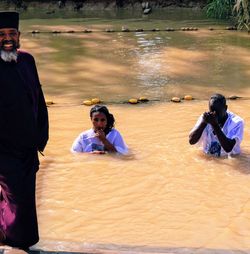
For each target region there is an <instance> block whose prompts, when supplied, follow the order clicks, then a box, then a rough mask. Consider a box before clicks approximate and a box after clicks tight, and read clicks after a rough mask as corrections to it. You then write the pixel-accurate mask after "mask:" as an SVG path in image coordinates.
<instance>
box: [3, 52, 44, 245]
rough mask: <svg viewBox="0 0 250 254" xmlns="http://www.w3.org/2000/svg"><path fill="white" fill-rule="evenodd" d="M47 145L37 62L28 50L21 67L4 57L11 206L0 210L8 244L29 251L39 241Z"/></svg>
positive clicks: (6, 183)
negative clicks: (41, 171) (38, 187)
mask: <svg viewBox="0 0 250 254" xmlns="http://www.w3.org/2000/svg"><path fill="white" fill-rule="evenodd" d="M47 140H48V113H47V107H46V104H45V100H44V96H43V92H42V89H41V85H40V82H39V78H38V74H37V69H36V65H35V61H34V58H33V57H32V56H31V55H30V54H28V53H26V52H23V51H19V52H18V58H17V62H11V63H7V62H4V61H3V60H2V59H1V58H0V185H1V186H2V191H3V194H4V195H1V197H0V198H1V200H2V201H1V202H2V204H3V202H5V203H4V205H5V206H6V203H7V206H9V207H8V209H9V210H8V209H7V210H6V212H5V214H4V213H3V212H2V210H4V209H0V229H1V230H2V231H3V232H5V234H6V241H5V243H6V244H7V245H10V246H13V247H20V248H28V247H29V246H31V245H33V244H35V243H37V242H38V240H39V235H38V225H37V216H36V202H35V184H36V172H37V170H38V168H39V160H38V154H37V152H38V151H43V150H44V148H45V145H46V143H47ZM8 213H10V214H11V215H9V218H8ZM10 217H11V219H10Z"/></svg>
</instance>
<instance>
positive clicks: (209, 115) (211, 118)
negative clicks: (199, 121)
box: [203, 112, 218, 126]
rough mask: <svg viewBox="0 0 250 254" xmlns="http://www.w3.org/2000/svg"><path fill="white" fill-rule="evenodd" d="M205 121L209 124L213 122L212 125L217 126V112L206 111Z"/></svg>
mask: <svg viewBox="0 0 250 254" xmlns="http://www.w3.org/2000/svg"><path fill="white" fill-rule="evenodd" d="M203 121H204V122H205V123H207V124H211V125H212V126H217V125H218V121H217V117H216V112H205V113H204V114H203Z"/></svg>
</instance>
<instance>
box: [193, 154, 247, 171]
mask: <svg viewBox="0 0 250 254" xmlns="http://www.w3.org/2000/svg"><path fill="white" fill-rule="evenodd" d="M198 156H199V157H200V158H201V160H205V161H208V162H211V161H212V162H213V163H214V166H215V167H214V168H218V169H219V168H220V167H222V166H226V167H229V168H231V169H232V170H236V171H238V172H240V173H241V174H246V175H249V174H250V154H249V153H246V152H242V153H241V154H240V155H233V156H229V157H227V156H225V157H214V156H209V155H206V154H203V153H202V154H199V155H198Z"/></svg>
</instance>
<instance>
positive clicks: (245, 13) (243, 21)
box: [233, 0, 250, 31]
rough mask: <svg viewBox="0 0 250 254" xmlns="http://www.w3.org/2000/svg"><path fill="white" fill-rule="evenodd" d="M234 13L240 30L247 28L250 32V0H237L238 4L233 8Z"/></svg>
mask: <svg viewBox="0 0 250 254" xmlns="http://www.w3.org/2000/svg"><path fill="white" fill-rule="evenodd" d="M233 12H234V14H235V15H236V17H237V20H238V28H239V29H242V28H244V27H245V28H247V30H248V31H249V28H250V17H249V13H250V2H249V0H236V3H235V5H234V8H233Z"/></svg>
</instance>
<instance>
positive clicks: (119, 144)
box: [113, 131, 128, 155]
mask: <svg viewBox="0 0 250 254" xmlns="http://www.w3.org/2000/svg"><path fill="white" fill-rule="evenodd" d="M113 145H114V147H115V149H116V150H117V152H118V153H120V154H123V155H125V154H127V153H128V147H127V145H126V143H125V142H124V140H123V138H122V135H121V134H120V133H119V132H118V131H116V135H115V138H114V141H113Z"/></svg>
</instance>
